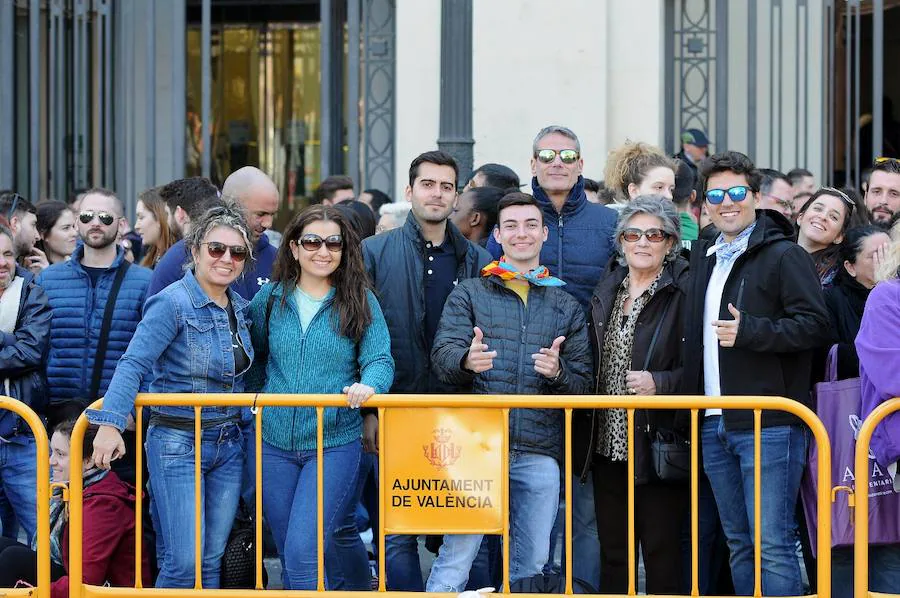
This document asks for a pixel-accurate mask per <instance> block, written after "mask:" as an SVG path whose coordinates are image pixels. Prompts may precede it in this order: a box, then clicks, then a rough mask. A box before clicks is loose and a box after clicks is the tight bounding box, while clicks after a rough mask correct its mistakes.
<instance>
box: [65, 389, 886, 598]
mask: <svg viewBox="0 0 900 598" xmlns="http://www.w3.org/2000/svg"><path fill="white" fill-rule="evenodd" d="M100 405H101V402H100V401H98V402H96V403H95V404H94V405H93V406H92V407H93V408H99V406H100ZM136 405H137V418H136V422H137V443H136V444H137V446H138V447H139V446H141V443H142V439H141V436H142V434H141V425H140V424H141V421H142V408H143V407H148V406H182V407H193V408H194V410H195V411H194V412H195V415H196V421H195V438H194V443H195V444H194V454H195V489H196V490H197V491H196V492H195V507H194V508H195V513H196V522H197V523H196V526H195V530H194V534H195V538H197V539H198V540H199V538H200V517H199V513H200V493H199V484H200V482H199V476H198V475H197V472H199V470H200V468H199V461H200V438H201V437H200V418H199V415H200V409H201V408H202V407H214V406H215V407H225V406H227V407H251V408H253V411H254V414H255V422H256V430H255V443H256V464H255V466H256V467H255V468H256V492H257V500H256V546H257V551H256V584H255V585H256V589H255V590H203V589H202V587H201V576H200V568H201V556H202V555H201V552H200V551H201V542H200V541H197V542H195V544H196V547H197V549H196V550H197V551H196V556H195V559H196V560H195V567H196V583H195V587H194V588H193V589H179V590H175V589H142V588H140V576H139V575H138V576H136V579H137V583H136V584H135V586H136V587H135V588H108V587H96V586H89V585H86V584H84V583H82V581H81V580H82V547H81V540H80V539H81V536H82V530H83V512H82V475H81V471H80V470H79V469H78V468H74V469H73V470H72V475H71V478H72V479H71V482H70V513H69V537H70V547H69V579H70V584H69V588H70V590H69V591H70V594H69V595H70V596H71V597H72V598H94V597H97V598H100V597H113V596H115V597H121V598H138V597H139V596H141V595H144V594H146V595H148V596H152V595H159V596H165V597H166V598H174V597H179V596H184V597H186V598H200V597H201V596H203V598H206V597H207V596H208V597H209V598H236V597H238V596H249V595H256V596H261V594H260V592H263V591H264V592H265V596H267V597H271V598H287V597H288V596H298V595H313V594H316V593H317V592H321V591H324V589H325V581H324V579H325V571H324V558H323V555H324V545H323V535H324V534H323V532H324V522H323V514H322V512H323V484H322V473H323V443H322V438H323V414H324V408H325V407H346V405H347V402H346V398H345V397H344V396H343V395H324V394H319V395H316V394H310V395H281V394H278V395H276V394H258V395H255V394H246V393H245V394H229V395H199V394H198V395H192V394H142V395H139V397H138V399H137V402H136ZM367 406H369V407H377V408H378V411H379V416H380V418H381V421H382V422H384V414H385V410H386V409H391V408H405V407H417V408H421V407H427V408H442V409H453V408H489V409H500V410H502V412H503V413H504V415H507V414H508V411H509V409H516V408H538V409H540V408H543V409H562V410H564V413H565V420H564V421H565V463H564V469H565V488H566V494H567V495H568V494H569V492H570V491H571V488H572V410H573V409H594V408H597V409H611V408H622V409H626V410H627V416H628V419H627V421H628V473H629V485H628V554H629V560H628V593H627V595H628V596H634V595H636V594H637V583H636V577H637V575H636V563H637V561H636V559H635V551H636V547H635V538H634V410H635V409H651V410H655V409H689V410H691V481H690V484H691V540H692V542H691V543H692V549H691V580H692V581H691V596H699V589H698V587H699V586H698V584H699V582H698V577H699V576H698V537H699V530H698V527H699V525H698V522H699V515H698V491H699V467H700V463H699V459H698V447H699V438H698V436H699V423H698V417H699V411H700V410H701V409H708V408H713V407H715V408H723V409H745V410H750V411H753V413H754V455H755V464H754V482H755V484H754V504H755V509H754V511H755V512H754V520H755V526H754V527H755V538H754V544H755V590H754V594H753V595H754V596H762V583H761V563H762V556H761V550H760V546H761V543H760V540H761V528H762V526H761V525H760V521H761V505H760V502H761V501H760V485H761V466H760V463H761V457H760V455H761V445H762V441H761V435H760V432H761V429H762V412H763V411H764V410H767V411H784V412H787V413H791V414H793V415H796V416H797V417H799V418H800V419H801V420H802V421H803V422H804V423H805V424H806V425H807V426H808V427H809V428H810V430H811V431H812V433H813V436H814V437H815V440H816V442H817V443H818V447H819V462H818V463H817V468H818V475H819V484H818V496H817V505H818V512H819V518H818V526H817V536H816V537H817V545H818V560H817V571H816V577H817V579H818V594H816V596H819V597H820V598H830V596H831V506H830V505H831V503H830V500H831V460H830V455H831V444H830V441H829V438H828V434H827V432H826V430H825V427H824V425H823V424H822V422H821V421H820V420H819V418H818V417H817V416H816V415H815V413H813V412H812V411H811V410H810V409H809V408H807V407H806V406H804V405H802V404H800V403H797V402H795V401H791V400H789V399H784V398H779V397H705V396H701V397H679V396H650V397H632V396H628V397H624V396H586V395H579V396H563V395H428V396H425V397H422V396H412V395H381V396H378V397H376V398H373V399H371V400H370V401H369V402H368V403H367ZM265 407H315V408H316V412H317V419H318V423H317V439H318V459H317V484H318V488H317V497H318V499H317V529H318V534H317V535H318V540H317V546H318V567H317V571H318V590H317V592H313V591H288V590H264V589H263V587H262V550H260V549H259V547H261V546H262V526H261V521H262V501H261V500H260V499H259V497H260V496H262V461H261V455H262V451H261V450H260V449H261V442H262V440H261V439H262V432H261V430H262V411H263V409H264V408H265ZM898 407H900V405H898ZM873 415H874V414H873ZM504 422H505V423H504V425H503V437H504V444H503V447H504V449H505V448H506V446H507V444H506V443H507V442H508V440H507V439H508V433H509V429H508V418H507V417H504ZM87 426H88V422H87V419H86V418H85V417H84V415H82V416H81V417H80V418H79V420H78V423H77V424H76V426H75V429H74V431H73V432H72V443H71V448H70V451H71V453H72V454H81V450H82V444H83V440H84V432H85V430H86V429H87ZM386 434H387V431H386V429H385V427H384V426H383V425H382V427H381V429H380V431H379V435H378V445H379V453H380V455H382V457H383V456H384V454H385V453H384V442H385V436H386ZM870 434H871V432H870ZM861 435H862V432H861ZM861 437H862V436H861ZM135 454H136V456H137V458H138V464H137V465H138V466H137V467H136V469H137V485H138V487H142V486H143V483H142V480H141V463H140V450H137V451H136V453H135ZM502 459H503V464H504V466H503V472H504V473H505V472H506V471H507V468H508V463H507V454H506V453H504V454H503V456H502ZM384 461H385V459H384V458H381V459H379V474H384V467H385V465H384ZM380 479H381V480H382V483H381V487H380V488H379V506H380V508H381V511H382V513H383V512H384V507H385V503H384V496H385V486H386V484H385V481H384V477H383V475H380ZM138 496H140V493H138ZM508 498H509V495H508V489H507V488H506V482H505V481H504V488H503V499H504V501H505V504H504V505H503V518H504V521H505V522H506V523H504V525H503V530H502V535H503V570H504V574H505V575H504V580H505V581H504V587H503V588H502V590H503V591H502V592H499V593H503V594H508V593H509V585H508V571H509V524H508V508H507V507H508ZM140 511H141V502H140V498H139V499H138V503H137V505H136V518H137V524H138V527H137V528H136V529H141V528H140V527H139V525H140V517H141V513H140ZM565 515H566V521H565V530H566V533H565V542H566V555H567V557H568V558H567V559H566V562H565V565H564V566H565V579H566V588H565V593H566V594H572V593H573V590H572V554H573V553H572V510H571V509H566V513H565ZM443 531H444V530H440V529H436V530H433V532H434V533H438V534H440V533H443ZM455 533H459V532H455ZM136 540H137V546H136V551H135V565H136V569H135V570H136V571H140V562H141V545H140V544H141V538H140V535H138V537H137V539H136ZM378 542H379V555H380V557H381V558H380V559H379V592H385V591H386V588H385V559H384V555H385V522H384V518H383V517H382V518H380V522H379V530H378ZM329 593H330V594H334V595H335V596H336V597H337V596H348V597H350V596H352V597H355V598H363V597H365V596H368V595H371V593H370V592H360V591H330V592H329ZM390 594H391V596H392V598H412V597H414V596H421V594H418V593H412V592H390ZM445 595H446V596H451V595H452V594H445ZM516 596H520V597H521V596H524V597H526V598H527V597H529V596H531V597H533V598H538V596H541V595H539V594H516ZM857 598H859V596H857Z"/></svg>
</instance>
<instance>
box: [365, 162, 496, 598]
mask: <svg viewBox="0 0 900 598" xmlns="http://www.w3.org/2000/svg"><path fill="white" fill-rule="evenodd" d="M458 175H459V168H458V166H457V164H456V160H454V159H453V157H452V156H450V155H449V154H447V153H445V152H441V151H431V152H425V153H424V154H421V155H419V156H418V157H417V158H416V159H415V160H413V161H412V164H411V165H410V167H409V186H407V187H406V194H405V195H406V197H405V199H406V200H407V201H409V202H410V203H411V204H412V210H411V211H410V213H409V216H407V218H406V223H405V224H404V225H403V226H401V227H400V228H395V229H393V230H391V231H388V232H385V233H382V234H380V235H375V236H374V237H369V238H368V239H366V240H365V241H364V242H363V245H362V248H363V257H364V258H365V262H366V270H367V271H368V273H369V278H370V280H371V282H372V285H373V287H374V289H375V293H376V294H377V295H378V301H379V303H380V304H381V309H382V310H384V318H385V320H387V325H388V330H389V331H390V333H391V354H392V355H393V357H394V363H395V364H396V372H395V374H394V384H393V386H392V387H391V392H392V393H409V394H427V393H452V392H457V391H458V389H457V388H456V387H454V386H452V385H446V384H443V383H442V382H441V381H440V380H438V378H437V376H436V374H435V372H434V370H433V368H432V364H431V348H432V345H433V344H434V337H435V333H436V332H437V327H438V322H439V320H440V318H441V312H442V311H443V309H444V302H445V301H446V300H447V297H448V296H449V295H450V292H451V291H452V290H453V289H454V287H455V286H456V284H457V283H458V282H460V281H462V280H465V279H467V278H475V277H477V276H479V274H480V272H481V268H483V267H484V266H485V265H487V263H488V262H489V261H490V255H489V254H488V252H487V251H485V250H484V249H482V248H481V247H479V246H478V245H476V244H474V243H472V242H471V241H469V240H467V239H466V238H465V237H464V236H463V235H462V233H460V232H459V229H457V228H456V226H454V225H453V223H452V222H450V221H449V218H450V214H451V212H453V208H454V206H455V205H456V202H457V197H456V184H457V178H458ZM377 428H378V420H377V419H376V416H375V414H374V413H367V414H366V416H365V419H364V422H363V445H364V447H365V448H366V451H367V452H370V453H371V452H375V450H376V449H375V446H376V442H375V438H376V433H377ZM385 552H386V554H385V555H382V558H385V559H386V562H385V564H386V567H387V568H386V575H387V587H388V589H389V590H403V591H409V592H422V591H424V589H425V587H424V586H425V584H424V583H423V580H422V573H421V571H422V570H421V568H420V566H419V552H418V542H417V540H416V537H415V536H399V535H398V536H388V537H387V540H386V545H385Z"/></svg>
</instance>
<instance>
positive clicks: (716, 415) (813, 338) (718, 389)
mask: <svg viewBox="0 0 900 598" xmlns="http://www.w3.org/2000/svg"><path fill="white" fill-rule="evenodd" d="M700 173H701V176H702V180H703V188H704V196H705V201H706V208H707V210H708V212H709V215H710V217H711V219H712V221H713V224H715V225H716V227H717V228H718V229H719V231H721V232H720V234H719V236H718V238H717V239H716V240H715V241H714V242H709V241H702V240H701V241H698V242H696V243H695V245H694V247H693V248H692V251H691V275H692V277H693V280H692V286H691V291H690V292H689V294H688V301H687V305H688V307H687V309H688V311H687V314H686V317H685V324H686V329H685V353H684V354H685V355H695V356H697V357H696V358H694V359H690V360H685V365H684V372H683V377H682V383H683V389H682V390H683V392H684V393H685V394H705V395H707V396H710V397H718V396H728V395H762V396H781V397H788V398H791V399H795V400H797V401H800V402H803V403H806V404H809V402H810V399H809V391H810V368H811V365H812V357H813V350H814V349H815V348H817V347H819V346H820V345H821V344H822V343H824V342H825V340H826V338H825V335H826V334H827V331H828V315H827V310H826V307H825V301H824V298H823V296H822V291H821V287H820V285H819V281H818V277H817V276H816V271H815V267H814V266H813V263H812V260H811V259H810V257H809V255H808V254H807V253H806V252H805V251H804V250H803V248H801V247H800V246H798V245H797V244H796V243H794V242H793V241H792V236H793V230H792V227H791V226H790V224H789V222H788V221H787V220H786V219H784V218H782V217H781V216H780V215H777V214H774V213H773V212H770V211H769V210H757V209H756V208H757V207H758V202H759V183H760V175H759V172H758V171H757V170H756V168H755V167H754V165H753V163H752V162H751V161H750V159H749V158H748V157H747V156H745V155H743V154H740V153H738V152H723V153H720V154H716V155H714V156H712V157H711V158H709V159H707V160H705V161H704V162H703V163H702V164H701V166H700ZM711 402H712V401H711ZM762 425H763V430H762V464H761V467H762V476H763V479H765V480H766V484H764V485H763V487H762V489H761V499H762V521H761V525H762V547H761V552H762V592H763V593H764V594H765V595H767V596H796V595H799V594H800V593H801V589H802V588H801V580H800V568H799V564H798V562H797V558H796V555H795V552H794V532H793V529H794V509H795V505H796V502H797V495H798V493H799V488H800V477H801V475H802V473H803V468H804V466H805V463H806V447H807V437H806V432H805V430H804V428H803V427H802V425H801V422H800V421H799V420H798V419H797V418H796V417H794V416H792V415H790V414H787V413H784V412H766V413H764V414H763V416H762ZM753 436H754V432H753V412H752V411H746V410H724V411H723V410H721V409H707V410H706V412H705V418H704V421H703V423H702V431H701V439H702V444H703V467H704V470H705V472H706V475H707V476H708V477H709V481H710V483H711V485H712V489H713V493H714V495H715V498H716V504H717V506H718V508H719V514H720V517H721V521H722V527H723V529H724V530H725V534H726V536H727V538H728V546H729V549H730V552H731V557H730V562H731V571H732V577H733V580H734V587H735V591H736V593H737V594H738V595H751V594H752V593H753V589H754V573H753V568H754V547H753V537H754V535H753V529H754V515H753V513H754V511H753V470H754V457H753V455H754V446H753V444H754V441H753Z"/></svg>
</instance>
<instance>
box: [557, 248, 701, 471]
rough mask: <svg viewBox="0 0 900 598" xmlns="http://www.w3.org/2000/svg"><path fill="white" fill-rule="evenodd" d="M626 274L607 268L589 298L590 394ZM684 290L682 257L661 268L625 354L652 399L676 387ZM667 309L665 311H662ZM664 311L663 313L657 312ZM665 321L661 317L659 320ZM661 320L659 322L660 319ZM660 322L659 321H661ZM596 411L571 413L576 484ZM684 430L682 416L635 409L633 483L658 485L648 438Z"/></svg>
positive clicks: (590, 448)
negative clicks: (645, 376) (646, 379)
mask: <svg viewBox="0 0 900 598" xmlns="http://www.w3.org/2000/svg"><path fill="white" fill-rule="evenodd" d="M627 274H628V267H627V266H621V265H619V264H618V263H615V262H614V263H613V264H611V266H610V269H609V270H608V271H607V273H606V275H605V276H604V277H603V279H602V280H601V281H600V282H599V283H598V284H597V288H595V289H594V294H593V296H592V297H591V322H590V329H591V348H592V349H593V353H594V363H595V367H594V382H593V388H594V392H597V393H599V391H600V371H601V365H602V363H603V359H604V358H605V357H606V356H605V355H603V341H604V337H605V335H606V329H607V326H608V325H609V317H610V316H611V315H612V311H613V307H614V304H615V301H616V295H617V294H618V292H619V288H620V287H621V286H622V281H623V280H625V276H626V275H627ZM689 288H690V274H689V272H688V263H687V261H686V260H685V259H683V258H680V257H679V258H677V259H676V260H674V261H672V262H669V263H668V264H666V266H665V268H663V272H662V274H661V275H660V279H659V284H658V285H657V289H656V293H655V294H654V295H653V297H651V298H650V300H649V301H648V302H647V304H646V305H645V306H644V309H643V310H641V313H640V315H639V316H638V321H637V326H636V327H635V331H634V344H633V346H632V350H631V369H632V370H646V371H648V372H650V374H651V375H652V376H653V382H654V384H656V394H658V395H670V394H675V393H676V392H677V391H678V388H679V387H680V384H681V369H682V368H681V366H682V354H681V350H682V337H681V331H682V330H683V329H684V321H683V318H684V313H683V312H684V305H685V297H686V296H687V292H688V289H689ZM666 305H668V309H666ZM664 311H665V314H663V312H664ZM664 316H665V317H664ZM663 317H664V319H663ZM661 320H662V321H661ZM657 327H658V328H659V336H658V337H657V339H656V345H655V346H654V348H653V353H652V355H650V361H649V363H648V364H647V367H646V368H645V367H644V364H645V363H646V362H647V351H648V350H649V348H650V343H651V340H652V338H653V335H654V333H655V332H656V330H657ZM598 416H599V412H598V410H597V409H592V410H579V411H577V412H576V413H575V416H574V418H573V419H574V422H573V428H574V430H575V432H574V434H575V440H574V444H573V447H574V451H575V461H574V462H575V474H576V475H578V476H580V478H581V482H582V483H584V482H585V481H586V480H587V475H588V473H589V472H590V469H591V464H592V462H593V459H594V451H595V449H596V445H597V418H598ZM689 425H690V423H689V419H688V416H687V412H684V411H673V410H638V411H636V412H635V417H634V429H635V445H634V451H635V452H634V457H635V467H634V475H635V484H646V483H647V482H652V481H658V480H657V478H656V474H655V473H654V468H653V463H652V451H651V450H650V439H651V434H652V433H654V432H655V431H656V430H658V429H660V428H662V429H666V430H671V429H673V428H678V429H680V430H681V431H682V432H684V433H687V432H688V431H689V430H687V429H686V428H687V427H688V426H689Z"/></svg>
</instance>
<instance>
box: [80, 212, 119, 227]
mask: <svg viewBox="0 0 900 598" xmlns="http://www.w3.org/2000/svg"><path fill="white" fill-rule="evenodd" d="M94 216H96V217H97V218H99V219H100V224H102V225H103V226H109V225H110V224H112V223H113V221H114V220H115V219H116V217H115V216H113V215H112V214H110V213H109V212H94V211H92V210H85V211H83V212H81V213H80V214H78V219H79V220H81V223H82V224H90V223H91V222H92V221H93V220H94Z"/></svg>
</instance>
